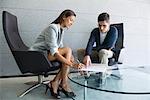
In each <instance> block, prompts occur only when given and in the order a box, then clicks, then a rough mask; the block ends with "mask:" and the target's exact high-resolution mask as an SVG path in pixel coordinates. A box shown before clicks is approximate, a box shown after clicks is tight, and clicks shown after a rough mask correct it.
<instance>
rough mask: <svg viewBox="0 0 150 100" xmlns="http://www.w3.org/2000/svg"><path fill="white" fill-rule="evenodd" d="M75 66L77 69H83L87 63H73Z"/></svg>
mask: <svg viewBox="0 0 150 100" xmlns="http://www.w3.org/2000/svg"><path fill="white" fill-rule="evenodd" d="M73 67H74V68H77V69H81V68H83V67H85V65H84V64H82V63H73Z"/></svg>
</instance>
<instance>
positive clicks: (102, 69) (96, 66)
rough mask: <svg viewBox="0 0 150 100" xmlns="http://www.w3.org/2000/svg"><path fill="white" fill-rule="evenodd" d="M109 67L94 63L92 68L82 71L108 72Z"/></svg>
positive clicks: (88, 67) (85, 68)
mask: <svg viewBox="0 0 150 100" xmlns="http://www.w3.org/2000/svg"><path fill="white" fill-rule="evenodd" d="M107 67H108V66H107V65H105V64H97V63H92V64H91V65H90V66H87V67H84V68H82V69H81V70H82V71H94V72H106V71H107Z"/></svg>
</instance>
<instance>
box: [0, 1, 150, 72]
mask: <svg viewBox="0 0 150 100" xmlns="http://www.w3.org/2000/svg"><path fill="white" fill-rule="evenodd" d="M67 8H69V9H72V10H74V11H75V12H76V14H77V18H76V22H75V24H74V25H73V26H72V27H71V28H70V29H69V30H67V31H66V33H65V37H64V43H65V45H67V46H70V47H71V48H72V49H73V50H74V51H75V50H76V49H77V48H85V47H86V43H87V41H88V38H89V35H90V32H91V30H92V29H93V28H94V27H95V26H97V16H98V15H99V13H101V12H108V13H110V15H111V22H112V23H120V22H123V23H124V33H125V43H124V45H125V49H124V51H123V52H122V53H121V57H120V60H123V62H124V64H130V65H139V64H140V65H145V64H148V65H150V62H149V60H150V53H149V52H150V45H149V44H150V28H149V27H150V13H149V9H150V1H149V0H63V1H62V0H0V14H2V11H3V10H7V11H9V12H11V13H13V14H15V15H16V16H17V17H18V22H19V31H20V35H21V37H22V39H23V41H24V42H25V43H26V44H27V45H28V46H31V45H32V44H33V42H34V40H35V38H36V37H37V35H38V34H39V33H40V32H41V31H42V29H43V28H45V27H46V26H47V25H48V24H49V23H50V22H52V21H53V20H54V19H55V18H56V17H58V15H59V14H60V13H61V12H62V11H63V10H64V9H67ZM1 19H2V18H1V16H0V23H2V20H1ZM9 56H10V57H9ZM8 58H9V59H8ZM7 60H8V61H7ZM8 62H10V63H8ZM10 69H12V70H10ZM0 71H1V75H16V74H18V73H19V70H18V68H17V65H16V64H15V61H14V59H13V57H12V56H11V54H10V50H9V48H8V46H7V43H6V41H5V38H4V35H3V30H2V25H1V24H0Z"/></svg>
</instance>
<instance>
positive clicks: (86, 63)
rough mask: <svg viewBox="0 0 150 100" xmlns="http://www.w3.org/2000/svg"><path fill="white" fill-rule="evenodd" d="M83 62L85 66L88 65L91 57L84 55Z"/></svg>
mask: <svg viewBox="0 0 150 100" xmlns="http://www.w3.org/2000/svg"><path fill="white" fill-rule="evenodd" d="M83 63H84V64H85V65H86V66H90V65H91V59H90V56H89V55H87V56H85V57H84V59H83Z"/></svg>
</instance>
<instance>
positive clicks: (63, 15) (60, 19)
mask: <svg viewBox="0 0 150 100" xmlns="http://www.w3.org/2000/svg"><path fill="white" fill-rule="evenodd" d="M69 16H75V17H76V14H75V13H74V12H73V11H72V10H69V9H66V10H64V11H63V12H62V13H61V14H60V15H59V16H58V18H56V19H55V20H54V21H53V22H52V23H54V24H58V23H60V24H61V23H62V22H63V18H67V17H69Z"/></svg>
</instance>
